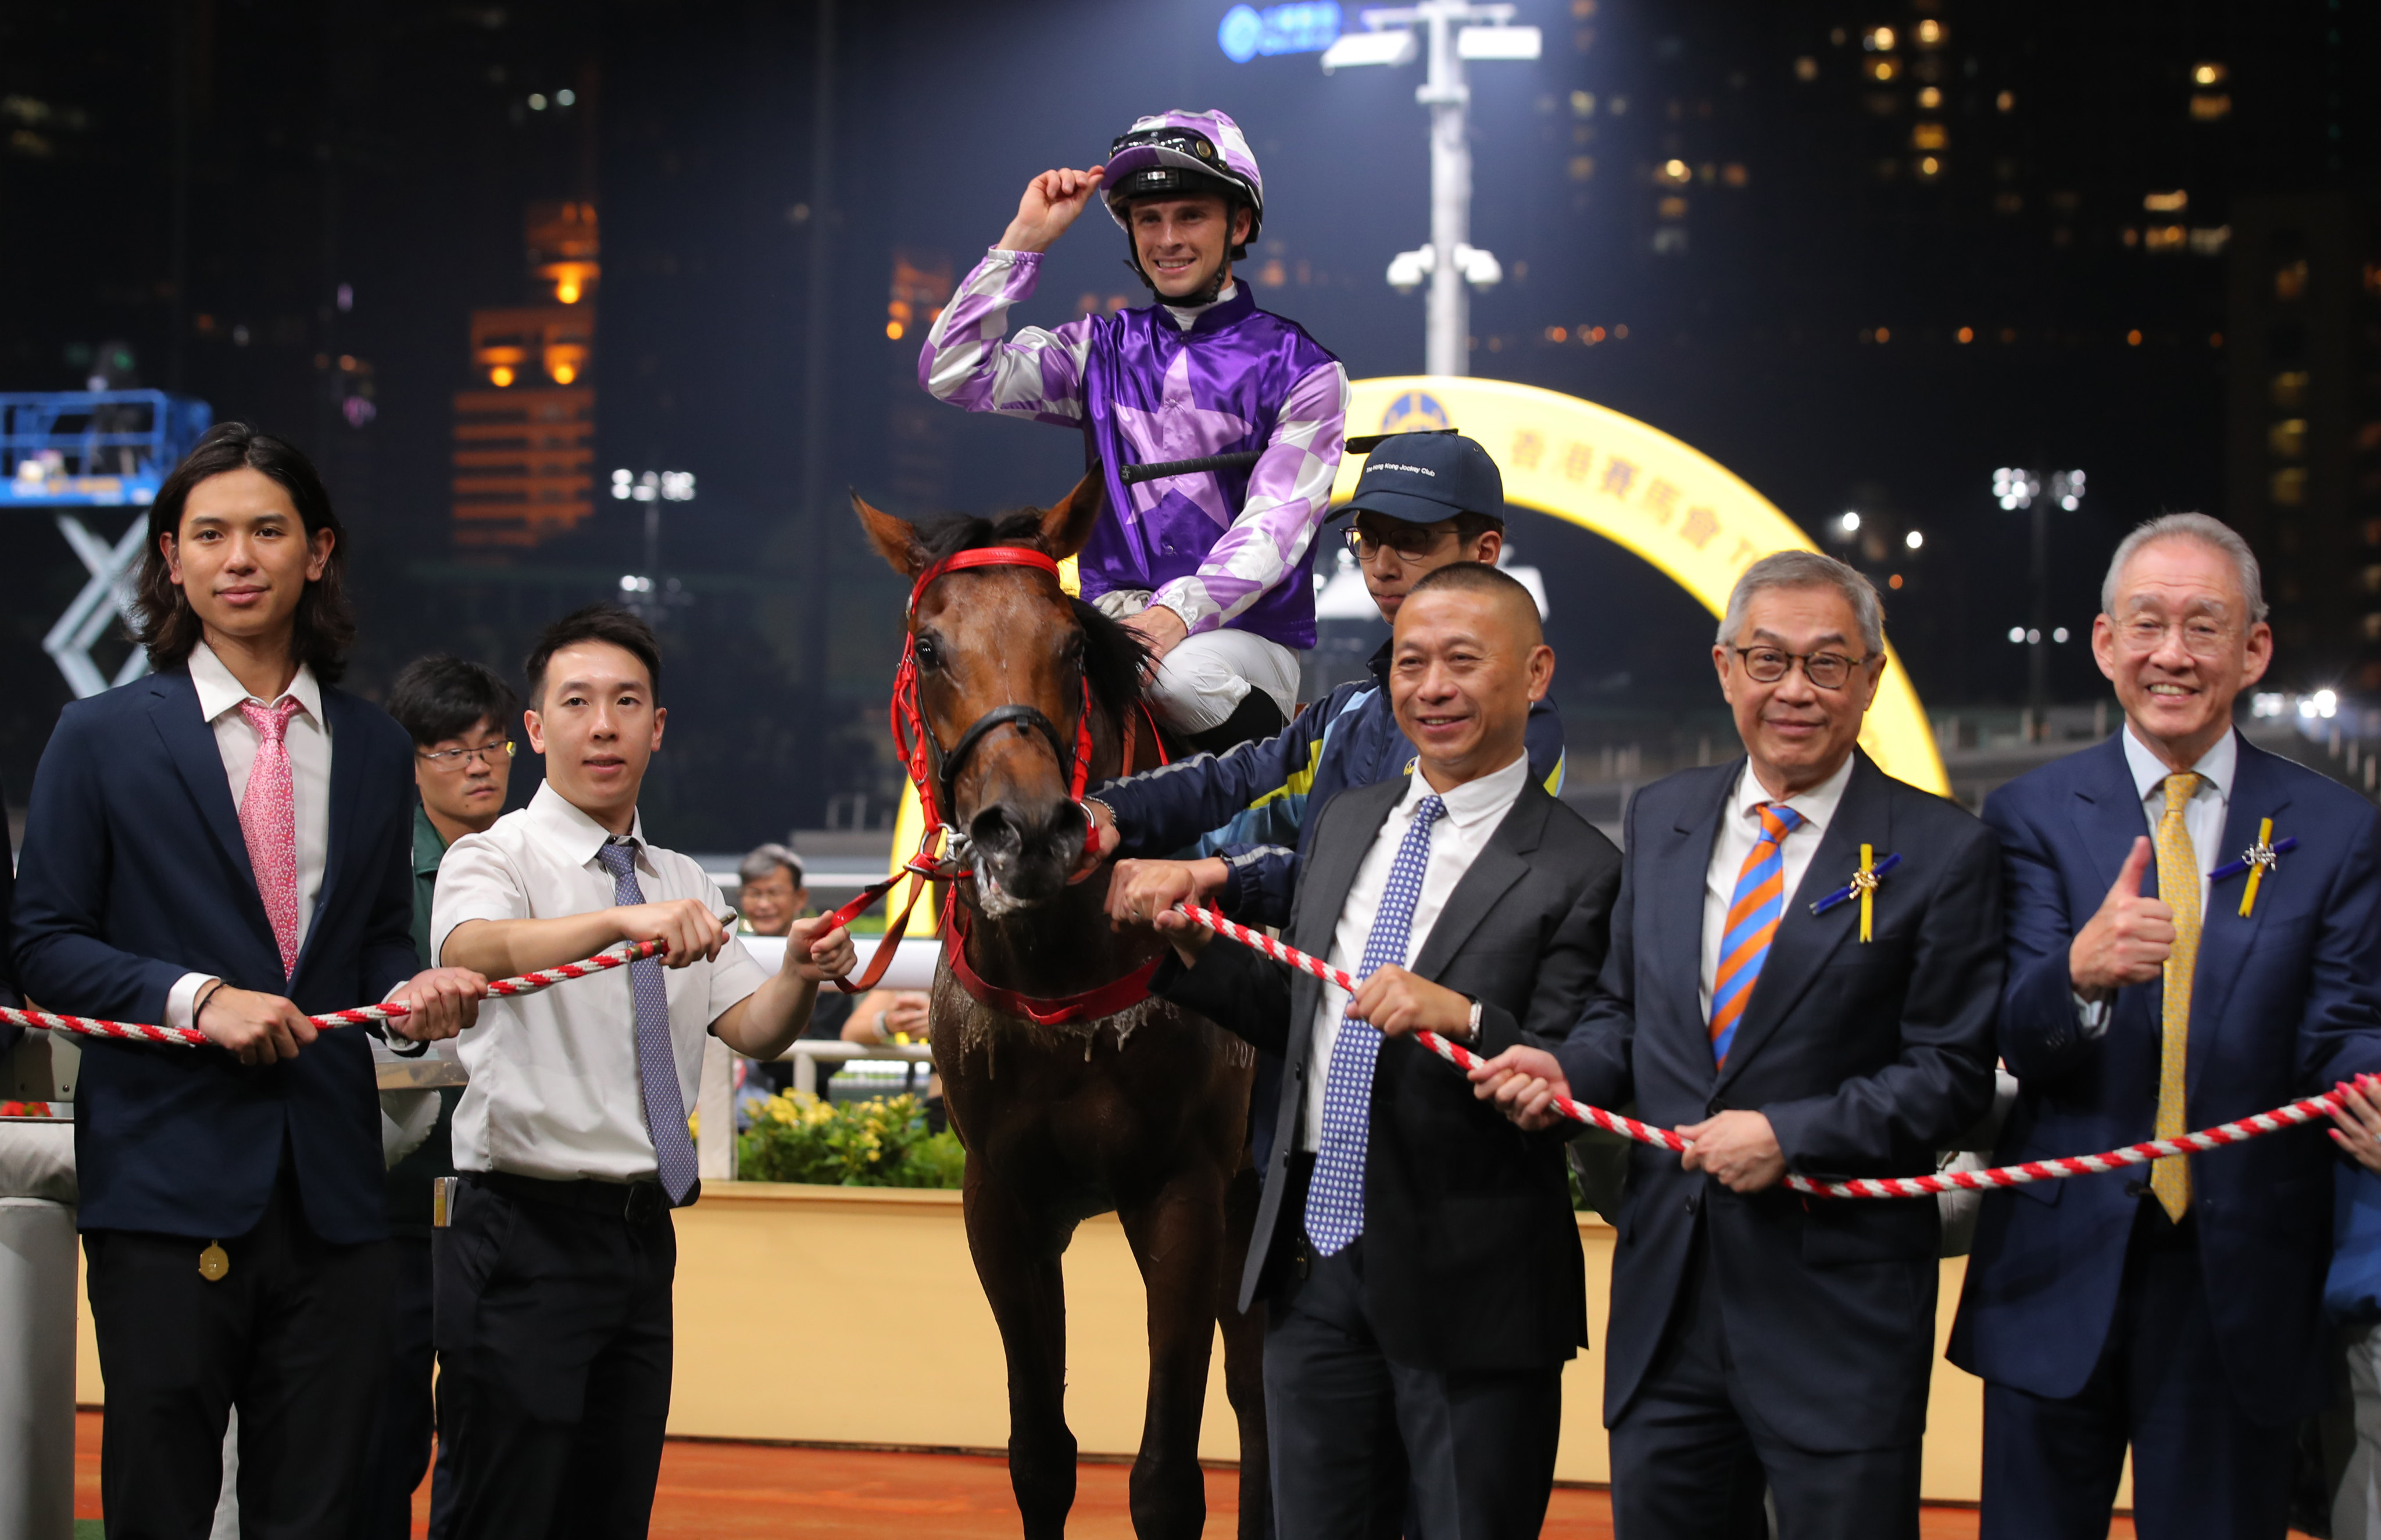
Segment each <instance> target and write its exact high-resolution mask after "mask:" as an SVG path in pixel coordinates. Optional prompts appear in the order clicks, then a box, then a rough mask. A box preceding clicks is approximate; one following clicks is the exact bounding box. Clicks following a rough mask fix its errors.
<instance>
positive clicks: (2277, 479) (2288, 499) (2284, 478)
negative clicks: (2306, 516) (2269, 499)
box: [2266, 466, 2307, 508]
mask: <svg viewBox="0 0 2381 1540" xmlns="http://www.w3.org/2000/svg"><path fill="white" fill-rule="evenodd" d="M2306 479H2307V478H2306V467H2304V466H2291V467H2288V468H2287V469H2283V470H2277V471H2276V472H2274V476H2273V480H2272V481H2271V482H2270V483H2269V484H2268V485H2267V488H2266V490H2267V491H2270V492H2271V493H2272V494H2273V498H2274V501H2275V502H2276V503H2280V504H2281V505H2282V506H2283V507H2285V508H2295V507H2297V506H2298V505H2299V504H2300V503H2304V502H2305V501H2306Z"/></svg>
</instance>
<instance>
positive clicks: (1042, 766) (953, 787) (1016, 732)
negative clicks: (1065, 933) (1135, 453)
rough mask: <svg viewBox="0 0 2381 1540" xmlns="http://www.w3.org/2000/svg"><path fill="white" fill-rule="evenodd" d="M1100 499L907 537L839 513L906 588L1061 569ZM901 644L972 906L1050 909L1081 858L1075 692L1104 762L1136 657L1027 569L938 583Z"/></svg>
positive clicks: (1136, 679)
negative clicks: (1002, 553) (861, 531)
mask: <svg viewBox="0 0 2381 1540" xmlns="http://www.w3.org/2000/svg"><path fill="white" fill-rule="evenodd" d="M1105 499H1106V490H1105V480H1104V479H1103V478H1102V476H1101V474H1100V472H1099V471H1098V470H1097V469H1096V468H1094V469H1093V472H1092V474H1091V475H1089V476H1086V477H1085V478H1083V479H1082V481H1081V483H1080V484H1078V485H1077V486H1076V488H1075V490H1074V491H1071V492H1069V493H1068V495H1067V496H1066V497H1065V498H1064V499H1062V500H1061V501H1060V502H1059V503H1056V505H1054V506H1052V507H1050V508H1048V509H1034V508H1028V509H1022V510H1020V511H1018V512H1016V513H1012V514H1007V515H1001V516H1000V517H997V518H991V519H983V518H955V519H949V520H946V521H944V522H941V523H939V524H935V525H932V526H929V527H925V528H920V527H918V526H916V525H913V524H911V523H909V522H908V521H906V520H903V519H899V518H896V517H895V516H893V515H890V514H887V513H884V512H882V511H880V510H878V509H876V508H873V507H870V506H869V505H868V504H867V503H864V502H862V501H861V499H860V497H859V495H858V494H857V493H855V494H854V495H853V497H852V506H853V508H854V509H855V510H856V511H857V512H858V513H859V515H860V521H861V525H862V526H864V527H866V529H867V531H868V538H869V540H870V541H871V542H872V543H873V544H874V545H875V547H876V549H877V551H878V552H879V553H880V554H882V555H883V556H884V558H885V561H886V562H888V563H890V564H892V567H893V569H894V570H895V571H896V572H898V573H900V574H901V575H902V576H905V577H908V578H910V579H911V580H912V581H913V582H914V581H915V580H916V578H917V576H919V574H921V573H922V572H924V571H926V570H927V569H928V568H929V567H932V566H933V565H934V564H936V563H937V562H940V561H942V560H943V559H944V558H945V557H947V556H951V555H953V554H955V553H957V552H961V551H970V550H976V549H980V548H983V547H985V546H1021V547H1024V548H1026V549H1028V550H1032V551H1038V552H1042V553H1044V555H1047V556H1050V557H1052V558H1053V559H1057V560H1063V559H1064V558H1066V557H1068V556H1071V555H1073V554H1074V553H1075V552H1077V551H1079V550H1081V548H1082V545H1083V542H1084V541H1085V540H1088V539H1089V538H1090V536H1091V531H1092V526H1093V521H1095V520H1096V519H1097V518H1098V517H1099V515H1100V513H1101V511H1102V509H1103V507H1104V506H1105ZM910 637H911V646H912V648H913V649H914V651H913V656H914V657H915V659H916V662H917V705H918V713H919V716H920V718H921V720H922V722H923V724H924V727H925V731H926V736H927V744H928V750H927V751H928V756H929V761H930V765H931V767H932V770H933V772H934V775H935V776H936V778H937V779H938V780H939V781H940V782H941V784H940V785H939V786H938V787H937V789H936V795H937V797H938V798H939V799H940V800H941V801H942V803H943V806H942V809H941V811H942V816H943V817H944V819H946V820H947V821H948V822H949V824H950V826H951V829H952V831H954V833H955V835H956V836H957V837H958V838H959V839H960V840H963V841H964V842H965V843H967V844H968V846H969V847H970V859H971V862H972V864H973V866H974V867H975V869H976V872H977V874H978V878H979V881H978V884H977V899H978V902H979V903H980V904H981V905H982V906H983V910H984V912H985V913H986V914H987V915H988V916H994V917H997V916H1000V915H1002V914H1004V913H1006V912H1007V911H1009V910H1012V909H1016V908H1021V907H1025V906H1028V905H1032V904H1036V903H1044V902H1046V901H1048V900H1049V899H1051V898H1054V897H1056V895H1057V893H1058V892H1059V891H1060V890H1061V889H1063V888H1064V887H1065V886H1066V881H1067V876H1068V873H1069V872H1071V871H1072V870H1074V868H1075V866H1076V863H1077V861H1078V860H1079V859H1080V857H1081V854H1082V847H1083V837H1084V827H1083V819H1082V814H1081V809H1080V808H1078V807H1077V806H1076V805H1075V802H1074V799H1073V797H1072V796H1071V795H1070V790H1071V782H1072V774H1073V770H1074V759H1075V750H1076V745H1077V742H1078V738H1079V734H1080V733H1081V730H1082V724H1083V722H1084V720H1085V718H1084V709H1085V700H1086V695H1087V686H1088V696H1089V698H1090V699H1092V700H1093V701H1095V702H1096V703H1097V705H1098V707H1099V708H1100V709H1101V710H1100V712H1098V713H1095V714H1096V715H1100V716H1103V717H1104V718H1105V720H1104V721H1096V722H1094V723H1093V731H1094V734H1095V736H1096V737H1097V738H1098V740H1099V741H1100V747H1101V749H1102V750H1103V752H1104V753H1105V752H1108V751H1113V749H1114V748H1115V746H1116V735H1115V728H1114V726H1113V724H1114V723H1115V722H1117V721H1121V720H1122V716H1123V712H1124V711H1125V710H1126V709H1128V708H1129V704H1130V702H1131V700H1132V699H1133V697H1134V696H1135V695H1136V694H1137V693H1138V691H1139V688H1140V669H1141V664H1142V658H1143V654H1142V650H1141V649H1140V647H1139V645H1138V644H1137V642H1136V641H1135V640H1134V638H1133V637H1131V636H1130V634H1129V633H1128V632H1126V631H1124V630H1123V628H1122V627H1120V626H1117V624H1114V623H1113V622H1111V621H1109V620H1107V619H1106V617H1105V616H1103V615H1101V614H1100V613H1099V612H1097V611H1095V610H1093V609H1092V608H1091V606H1089V605H1087V604H1084V603H1082V602H1081V600H1073V599H1070V598H1068V595H1067V593H1066V592H1065V591H1064V590H1063V589H1062V588H1059V586H1058V583H1057V580H1056V578H1054V577H1053V576H1050V574H1049V573H1048V572H1046V571H1044V570H1043V569H1041V568H1038V567H1032V566H974V567H965V568H961V569H959V570H957V571H953V572H948V573H946V574H945V575H944V576H941V577H939V578H937V579H936V580H935V581H934V582H933V583H931V584H929V585H928V586H927V588H926V589H925V591H924V592H923V593H921V594H919V595H918V596H917V601H916V603H915V604H914V605H913V606H912V608H911V610H910Z"/></svg>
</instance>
